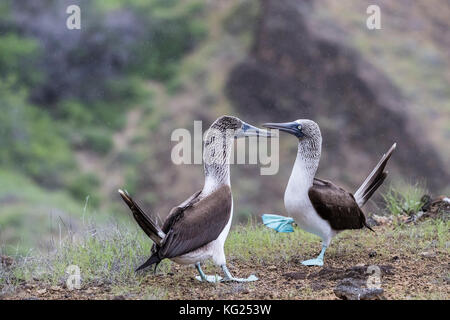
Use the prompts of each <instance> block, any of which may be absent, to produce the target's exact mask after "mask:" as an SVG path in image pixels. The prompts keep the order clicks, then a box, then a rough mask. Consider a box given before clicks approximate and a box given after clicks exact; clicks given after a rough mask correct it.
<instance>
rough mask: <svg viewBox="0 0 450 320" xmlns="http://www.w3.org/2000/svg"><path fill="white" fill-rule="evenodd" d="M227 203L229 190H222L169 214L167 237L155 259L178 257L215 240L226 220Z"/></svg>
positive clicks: (230, 199) (229, 201) (228, 211)
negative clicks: (157, 257)
mask: <svg viewBox="0 0 450 320" xmlns="http://www.w3.org/2000/svg"><path fill="white" fill-rule="evenodd" d="M231 203H232V198H231V190H230V187H228V186H223V187H221V188H220V189H218V190H217V191H215V192H214V193H212V194H210V195H209V196H207V197H205V198H203V199H200V200H199V201H193V202H191V203H190V204H189V205H188V206H186V207H185V208H182V207H181V208H180V207H177V208H175V209H174V210H172V213H171V215H170V217H169V218H170V221H166V223H167V225H166V223H164V225H165V227H166V228H167V229H164V228H163V230H167V235H166V237H165V238H164V240H163V243H162V244H161V247H160V249H159V251H158V254H159V257H160V258H161V259H163V258H173V257H178V256H180V255H183V254H185V253H188V252H191V251H194V250H196V249H198V248H200V247H202V246H204V245H206V244H208V243H210V242H211V241H213V240H215V239H217V238H218V237H219V235H220V233H221V232H222V230H223V229H224V228H225V226H226V225H227V223H228V220H229V219H230V213H231Z"/></svg>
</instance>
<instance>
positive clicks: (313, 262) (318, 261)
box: [302, 244, 327, 267]
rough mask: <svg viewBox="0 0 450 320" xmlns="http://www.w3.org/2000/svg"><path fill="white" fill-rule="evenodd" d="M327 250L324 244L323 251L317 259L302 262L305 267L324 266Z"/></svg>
mask: <svg viewBox="0 0 450 320" xmlns="http://www.w3.org/2000/svg"><path fill="white" fill-rule="evenodd" d="M326 250H327V246H326V245H324V244H322V251H320V254H319V256H318V257H317V258H315V259H309V260H305V261H303V262H302V265H304V266H319V267H321V266H323V256H324V255H325V251H326Z"/></svg>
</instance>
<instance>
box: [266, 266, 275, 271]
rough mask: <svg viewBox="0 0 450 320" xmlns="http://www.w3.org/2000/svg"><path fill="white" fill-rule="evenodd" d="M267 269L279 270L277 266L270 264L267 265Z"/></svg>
mask: <svg viewBox="0 0 450 320" xmlns="http://www.w3.org/2000/svg"><path fill="white" fill-rule="evenodd" d="M267 270H277V267H276V266H273V265H272V266H268V267H267Z"/></svg>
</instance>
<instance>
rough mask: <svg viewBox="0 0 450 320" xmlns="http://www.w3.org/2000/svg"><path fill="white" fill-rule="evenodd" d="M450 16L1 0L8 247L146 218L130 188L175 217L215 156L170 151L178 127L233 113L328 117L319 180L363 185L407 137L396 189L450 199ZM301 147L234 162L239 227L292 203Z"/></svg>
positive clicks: (424, 6)
mask: <svg viewBox="0 0 450 320" xmlns="http://www.w3.org/2000/svg"><path fill="white" fill-rule="evenodd" d="M72 4H76V5H79V6H80V8H81V30H68V29H67V27H66V19H67V17H68V16H69V15H68V14H67V13H66V8H67V7H68V6H69V5H72ZM370 4H378V5H379V6H380V8H381V26H382V29H381V30H369V29H368V28H367V27H366V19H367V17H368V15H367V14H366V9H367V7H368V6H369V5H370ZM449 17H450V2H449V1H446V0H431V1H430V0H427V1H425V0H422V1H412V0H397V1H390V2H387V1H375V0H371V1H361V0H342V1H333V0H317V1H306V0H305V1H298V0H261V1H258V0H209V1H200V0H183V1H175V0H109V1H76V0H71V1H65V0H58V1H56V0H34V1H27V0H14V1H13V0H3V1H1V3H0V110H1V112H0V252H4V253H7V254H13V253H19V254H26V253H28V252H29V250H30V249H31V248H41V249H44V250H45V249H48V248H51V245H52V242H54V239H55V238H57V237H58V236H59V235H60V234H61V233H64V234H65V233H67V231H68V230H72V231H74V232H76V230H77V229H78V228H80V227H81V226H82V225H83V224H85V223H86V221H95V222H96V223H98V224H102V223H108V222H110V221H114V223H120V224H121V223H123V224H127V223H129V224H130V225H132V226H134V224H133V223H132V220H131V218H130V213H129V210H128V209H127V208H126V207H125V206H124V205H123V204H122V202H121V200H120V197H119V196H118V194H117V189H118V188H125V189H127V190H128V191H129V192H130V193H131V194H132V195H133V196H134V197H135V198H136V199H137V200H138V201H139V202H140V203H141V204H142V206H143V207H144V208H145V209H146V210H148V211H149V212H152V213H156V214H158V215H159V216H160V217H161V218H163V217H165V215H166V214H167V212H168V211H169V209H170V208H172V207H173V206H174V205H176V204H178V203H180V202H182V201H183V200H185V199H186V198H187V197H188V196H190V195H191V194H192V193H194V192H195V191H197V190H198V189H200V188H201V187H202V185H203V167H202V165H181V166H175V165H174V164H173V163H172V162H171V158H170V154H171V149H172V147H173V146H174V144H175V143H174V142H171V140H170V135H171V133H172V131H173V130H174V129H176V128H187V129H189V130H192V129H193V121H194V120H202V121H203V129H204V130H205V129H207V127H208V126H209V125H210V124H211V123H212V121H214V119H215V118H217V117H218V116H220V115H223V114H233V115H237V116H239V117H241V118H242V119H244V120H245V121H247V122H249V123H252V124H255V125H260V124H261V123H263V122H266V121H273V122H277V121H292V120H295V119H299V118H311V119H313V120H315V121H316V122H318V124H319V125H320V126H321V129H322V134H323V139H324V144H323V155H322V160H321V165H320V169H319V173H318V176H319V177H321V178H325V179H330V180H333V181H335V182H338V183H339V184H341V185H342V186H343V187H346V188H348V190H351V191H354V190H355V189H356V188H357V186H358V185H359V184H360V183H361V182H362V181H363V179H364V178H365V176H366V175H367V174H368V173H369V171H370V170H371V169H372V168H373V167H374V165H375V164H376V163H377V162H378V160H379V158H380V157H381V155H382V154H383V153H384V152H385V151H387V150H388V148H389V147H390V145H391V144H392V143H393V142H397V143H398V149H397V150H396V152H395V154H394V156H393V158H392V160H391V162H390V165H389V171H390V178H389V179H388V180H389V181H388V182H387V183H385V185H386V186H384V188H387V187H389V185H390V184H417V183H419V184H420V185H421V186H422V187H423V188H426V189H428V191H429V192H431V193H432V194H433V195H439V194H445V193H446V194H449V190H450V188H449V187H450V179H449V178H450V172H449V170H450V148H449V143H448V141H449V138H450V32H449V27H450V20H449ZM295 142H296V141H295V138H293V137H290V136H282V139H281V140H280V143H281V145H280V171H279V173H278V174H277V175H275V176H260V174H259V172H260V171H259V167H258V166H257V165H240V166H237V165H236V166H233V168H232V179H231V180H232V189H233V194H234V201H235V206H234V207H235V216H234V223H241V222H246V221H247V220H248V219H249V218H250V217H252V216H259V215H260V214H261V213H269V212H272V213H279V214H284V206H283V194H284V189H285V186H286V184H287V180H288V177H289V175H290V172H291V169H292V164H293V162H294V159H295V155H296V148H297V145H296V143H295ZM380 202H382V198H381V197H380V196H378V198H375V200H374V201H373V203H372V206H371V207H370V209H367V210H366V212H367V213H369V212H371V211H376V210H378V209H377V204H379V203H380ZM378 207H379V206H378Z"/></svg>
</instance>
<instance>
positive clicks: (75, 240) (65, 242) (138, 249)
mask: <svg viewBox="0 0 450 320" xmlns="http://www.w3.org/2000/svg"><path fill="white" fill-rule="evenodd" d="M449 228H450V222H449V221H447V222H444V221H442V220H431V219H430V220H428V221H425V222H423V223H421V224H417V225H410V226H408V227H405V228H394V227H376V233H375V234H374V233H372V232H368V231H367V230H354V231H346V232H343V233H342V234H339V235H338V236H337V237H336V239H334V241H333V243H332V245H331V246H330V248H329V250H328V252H327V256H326V259H325V260H326V264H328V265H331V266H334V267H337V266H343V267H344V268H346V267H349V266H353V265H354V264H355V263H366V264H375V265H383V264H390V263H392V260H391V258H392V257H393V256H395V255H400V256H401V258H400V259H401V261H403V260H404V261H405V263H407V264H408V266H409V269H411V272H413V273H414V272H415V271H414V270H415V268H416V267H415V264H416V263H420V259H421V258H420V257H421V256H420V255H421V253H422V252H424V251H427V252H429V251H432V252H433V253H434V254H435V255H436V256H437V259H440V258H442V259H444V260H445V257H446V255H448V253H449V252H448V248H447V244H448V242H449V241H450V234H449V232H448V230H449ZM83 230H84V231H82V232H80V233H72V232H69V233H66V235H65V236H64V237H63V238H62V239H59V240H57V241H55V243H54V246H53V248H52V252H51V253H48V254H45V253H41V252H39V253H38V252H35V253H33V254H31V255H27V256H23V257H17V260H16V262H15V264H13V265H12V266H11V267H10V268H6V269H5V268H4V269H0V287H2V288H3V293H7V292H9V293H11V292H12V291H13V290H17V288H18V287H20V286H21V285H22V284H23V283H24V282H26V283H33V281H38V284H39V288H44V287H47V288H49V287H50V286H57V287H59V288H63V287H64V286H65V282H66V280H67V277H68V274H66V270H67V267H68V266H70V265H77V266H79V267H80V270H81V276H82V290H88V289H89V288H91V287H94V288H97V287H102V288H105V287H107V288H109V289H107V290H106V292H107V295H106V296H103V298H105V297H110V296H115V295H121V294H126V295H127V296H128V297H133V298H140V299H146V298H151V299H165V298H168V297H183V296H184V297H186V296H185V294H189V293H188V292H189V291H190V290H191V291H192V293H191V294H194V291H195V290H197V288H198V289H200V290H202V291H207V292H208V294H210V295H211V296H213V295H214V294H217V291H220V288H221V287H220V286H219V287H217V286H214V285H211V284H200V283H197V282H195V281H194V282H192V281H193V280H189V279H192V278H193V277H194V276H195V274H196V271H195V269H194V268H192V267H187V266H186V267H182V268H181V269H180V267H179V266H177V265H176V264H174V263H173V262H171V261H168V260H165V261H163V263H161V265H160V266H159V268H158V270H159V271H158V274H157V275H154V274H153V273H152V272H151V271H147V272H144V273H139V274H136V273H135V272H134V269H135V268H136V266H138V265H139V264H140V263H141V262H142V261H144V260H145V259H146V258H148V255H149V253H150V248H151V241H150V240H149V239H148V238H147V237H146V236H145V234H144V233H143V232H142V231H141V230H138V229H137V228H136V227H135V226H134V225H133V227H131V226H129V225H125V226H124V225H123V224H122V225H121V226H118V225H115V224H109V225H108V226H103V227H98V226H96V225H95V224H89V223H86V224H85V225H84V228H83ZM319 248H320V241H319V239H318V238H316V237H315V236H313V235H311V234H309V233H306V232H304V231H302V230H300V229H298V228H297V229H296V230H295V232H294V233H291V234H279V233H276V232H274V231H273V230H271V229H268V228H266V227H264V226H262V225H261V224H255V222H253V223H252V222H250V223H249V224H247V225H240V226H236V227H235V228H234V229H233V230H232V231H231V232H230V235H229V237H228V239H227V242H226V245H225V251H226V254H227V259H228V261H229V264H230V265H232V266H234V267H235V268H237V269H235V270H237V271H236V272H239V273H244V272H257V273H258V275H259V276H260V277H261V280H260V281H259V282H257V283H254V284H253V283H251V284H249V285H248V286H249V288H250V289H254V288H255V286H257V285H258V284H261V283H264V282H265V281H268V280H267V279H265V278H267V277H268V274H269V273H270V272H271V271H270V270H275V272H277V273H279V272H281V271H280V270H284V269H286V268H287V269H289V268H293V269H294V270H295V269H299V268H301V267H299V265H298V260H299V259H302V258H304V257H309V256H313V255H315V254H316V253H317V251H318V250H319ZM369 251H371V252H376V257H375V258H372V259H371V260H370V261H369V258H368V256H367V252H369ZM296 261H297V262H296ZM438 261H439V260H438ZM438 265H439V264H436V266H438ZM238 266H242V269H241V268H240V267H238ZM270 266H272V267H270ZM273 266H275V267H276V268H275V267H273ZM205 270H206V271H207V272H209V273H210V274H214V273H218V272H219V269H218V268H217V267H215V266H213V265H212V263H211V262H209V263H207V264H206V266H205ZM266 273H267V274H266ZM435 276H436V277H437V278H439V277H440V275H439V274H436V275H435ZM277 277H278V278H280V277H281V275H280V274H278V275H277ZM437 278H436V279H437ZM183 281H184V282H186V281H187V285H188V287H189V288H190V289H186V288H183V290H182V289H181V288H182V287H179V286H181V283H182V282H183ZM149 282H150V284H149ZM277 285H278V284H277ZM402 285H403V283H397V282H395V281H394V280H393V281H390V282H387V283H386V284H385V287H386V290H391V291H392V292H391V293H392V294H395V295H396V296H397V297H398V298H403V299H405V298H408V297H409V298H414V297H416V298H421V297H430V298H431V297H435V298H443V297H445V293H443V292H440V291H433V292H426V291H422V289H423V288H421V287H420V286H419V287H415V289H414V292H410V291H409V290H411V289H408V286H406V287H402ZM167 286H170V288H171V289H170V290H168V287H167ZM398 286H400V287H401V288H400V289H399V288H398ZM270 287H271V288H272V286H270ZM306 289H308V288H306ZM61 290H63V289H61ZM177 290H179V291H177ZM186 290H187V291H186ZM263 290H266V289H263ZM272 290H275V291H276V290H277V289H276V287H274V288H273V289H272ZM393 290H396V291H393ZM254 291H255V293H257V291H258V290H254ZM416 291H417V292H416ZM195 292H196V291H195ZM408 292H410V293H409V295H410V296H408ZM283 294H291V296H290V297H291V298H295V297H298V295H299V293H298V292H295V291H293V292H291V293H289V292H284V293H283ZM411 294H412V296H411ZM286 297H287V296H286ZM301 297H303V298H308V297H309V298H312V297H317V292H316V290H310V289H308V290H303V291H302V293H301Z"/></svg>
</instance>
